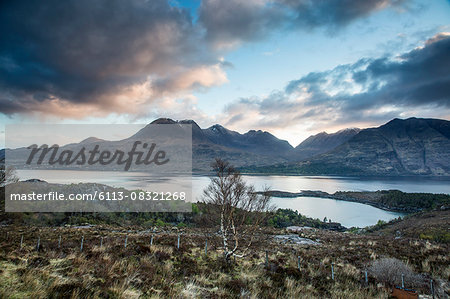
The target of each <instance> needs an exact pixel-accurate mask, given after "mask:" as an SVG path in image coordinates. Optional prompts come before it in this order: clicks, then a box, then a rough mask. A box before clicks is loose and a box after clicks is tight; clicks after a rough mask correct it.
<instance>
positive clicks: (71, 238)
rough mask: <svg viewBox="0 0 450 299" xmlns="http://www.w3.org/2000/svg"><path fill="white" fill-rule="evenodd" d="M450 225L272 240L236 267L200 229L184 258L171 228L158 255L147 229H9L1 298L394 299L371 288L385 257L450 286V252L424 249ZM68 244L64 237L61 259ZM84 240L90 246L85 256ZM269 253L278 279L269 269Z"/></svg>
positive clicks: (420, 218) (425, 222)
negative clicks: (373, 270) (368, 273)
mask: <svg viewBox="0 0 450 299" xmlns="http://www.w3.org/2000/svg"><path fill="white" fill-rule="evenodd" d="M448 224H449V213H448V212H447V211H439V212H438V211H435V212H431V213H424V214H421V215H417V216H411V217H410V218H408V219H406V220H403V221H400V222H398V223H394V224H389V225H385V226H384V227H382V228H380V229H378V230H376V231H375V232H373V233H370V234H362V235H361V234H351V233H339V232H332V231H327V230H321V229H309V230H305V231H303V232H302V233H300V235H301V236H302V237H307V238H310V239H313V240H318V241H319V242H320V243H321V245H319V246H314V245H302V246H299V245H293V244H281V243H278V242H276V241H274V240H271V239H270V238H269V239H265V240H264V239H263V240H261V241H260V242H257V243H255V244H254V245H253V247H252V250H251V254H250V255H249V256H248V257H245V258H243V259H237V260H236V262H232V264H231V265H226V264H225V263H224V262H223V259H222V258H221V251H220V240H219V239H218V238H210V239H209V242H208V244H209V251H208V256H205V255H204V244H205V243H204V242H205V238H204V235H203V231H202V230H200V229H193V228H190V229H184V234H183V238H182V241H181V248H180V249H179V250H178V249H176V245H175V244H176V236H177V231H176V230H172V229H169V228H166V229H165V230H163V231H161V230H160V231H159V233H158V234H157V235H156V236H155V239H154V245H153V246H150V244H149V240H150V233H148V232H142V231H141V230H140V228H139V227H130V228H122V227H111V226H102V227H100V226H99V227H92V228H75V227H72V228H69V227H66V228H62V227H59V228H53V227H40V228H37V227H21V226H6V227H1V228H0V244H1V246H0V264H1V269H2V270H1V271H0V297H8V298H14V297H15V298H22V297H24V296H26V297H33V298H46V297H50V296H53V297H70V296H78V297H85V298H99V297H100V298H106V297H109V298H137V297H138V296H141V297H143V298H238V297H240V296H241V295H248V296H250V298H299V297H308V298H325V297H326V298H344V297H345V298H387V297H388V293H387V292H386V291H385V290H384V289H380V288H377V287H376V284H377V282H376V281H375V280H374V279H373V278H372V277H369V279H370V281H369V282H370V283H369V286H368V287H366V286H365V285H364V283H363V277H364V276H363V275H364V272H363V271H364V269H365V268H366V267H367V265H368V264H370V262H371V261H373V260H375V259H378V258H381V257H395V258H398V259H401V260H403V261H405V262H407V263H408V264H409V265H410V266H411V267H412V268H413V270H414V271H415V272H417V273H425V275H426V276H428V277H430V276H432V277H433V278H434V279H435V281H437V282H440V281H444V282H445V281H448V279H449V277H450V272H449V271H450V270H449V267H448V265H449V262H450V257H449V256H448V252H449V251H450V245H449V243H444V242H440V241H432V242H430V241H428V240H425V239H420V234H419V237H417V234H418V233H419V232H420V227H422V226H423V227H424V228H426V229H428V228H429V229H435V228H441V227H448ZM419 225H420V226H419ZM415 227H417V229H415ZM397 230H401V231H402V237H401V238H399V239H395V238H394V236H395V232H396V231H397ZM266 233H267V234H268V235H273V234H280V233H283V230H281V229H269V230H268V231H266ZM126 234H128V236H129V237H128V243H127V248H124V239H125V235H126ZM21 235H24V244H25V245H24V247H23V248H22V250H20V248H19V247H20V238H21ZM59 235H62V237H63V243H62V248H60V249H59V248H58V245H57V244H58V237H59ZM37 236H41V250H40V251H39V252H36V250H35V245H36V240H37ZM81 236H84V240H85V241H84V249H83V252H80V240H81ZM102 236H103V237H104V241H103V247H102V248H100V247H99V243H100V237H102ZM266 250H268V254H269V269H265V267H264V260H265V251H266ZM298 256H300V257H301V270H300V271H298V269H297V257H298ZM331 262H334V263H335V272H336V280H335V281H332V280H331V272H330V266H331ZM407 287H415V288H416V289H418V290H419V291H420V292H421V293H427V292H428V288H427V286H411V285H408V282H407ZM447 287H448V286H447Z"/></svg>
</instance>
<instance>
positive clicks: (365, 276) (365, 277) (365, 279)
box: [364, 270, 369, 285]
mask: <svg viewBox="0 0 450 299" xmlns="http://www.w3.org/2000/svg"><path fill="white" fill-rule="evenodd" d="M364 281H365V282H366V285H368V284H369V279H368V278H367V270H365V271H364Z"/></svg>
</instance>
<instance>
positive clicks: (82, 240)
mask: <svg viewBox="0 0 450 299" xmlns="http://www.w3.org/2000/svg"><path fill="white" fill-rule="evenodd" d="M83 243H84V236H81V245H80V251H83Z"/></svg>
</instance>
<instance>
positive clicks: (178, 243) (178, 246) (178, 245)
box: [177, 234, 180, 249]
mask: <svg viewBox="0 0 450 299" xmlns="http://www.w3.org/2000/svg"><path fill="white" fill-rule="evenodd" d="M177 249H180V234H178V242H177Z"/></svg>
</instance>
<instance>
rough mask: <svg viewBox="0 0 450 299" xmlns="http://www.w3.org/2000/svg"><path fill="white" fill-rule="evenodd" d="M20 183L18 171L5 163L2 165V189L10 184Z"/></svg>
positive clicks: (0, 169)
mask: <svg viewBox="0 0 450 299" xmlns="http://www.w3.org/2000/svg"><path fill="white" fill-rule="evenodd" d="M18 181H19V177H18V176H17V175H16V170H15V169H14V168H13V167H11V166H8V167H6V166H5V164H4V163H0V187H4V186H6V185H8V184H10V183H16V182H18Z"/></svg>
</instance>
